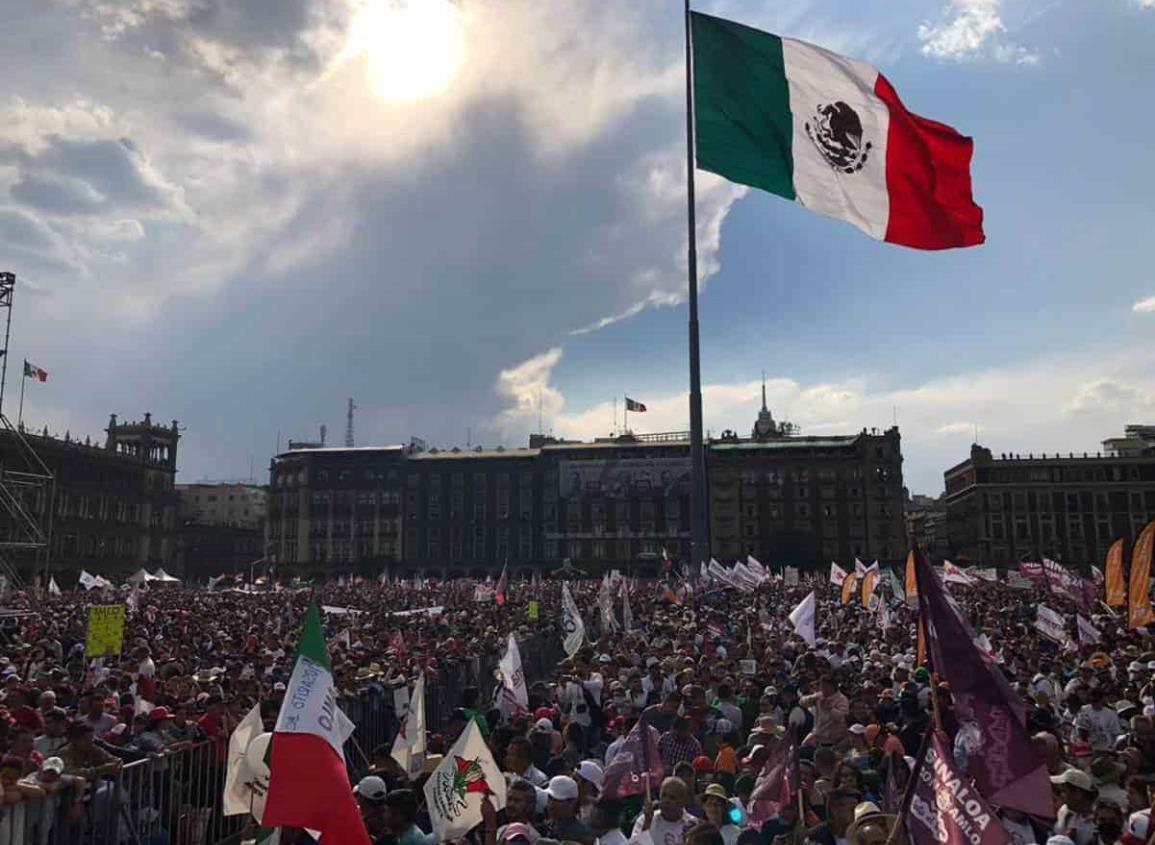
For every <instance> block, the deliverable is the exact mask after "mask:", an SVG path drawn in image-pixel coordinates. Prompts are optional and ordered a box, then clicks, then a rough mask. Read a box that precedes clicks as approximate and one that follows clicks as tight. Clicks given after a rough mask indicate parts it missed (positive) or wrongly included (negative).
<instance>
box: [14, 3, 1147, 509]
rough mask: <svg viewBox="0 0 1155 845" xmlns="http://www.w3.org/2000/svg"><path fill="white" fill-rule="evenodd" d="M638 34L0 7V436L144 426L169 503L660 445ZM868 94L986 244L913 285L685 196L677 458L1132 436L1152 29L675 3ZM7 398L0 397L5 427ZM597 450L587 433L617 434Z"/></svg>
mask: <svg viewBox="0 0 1155 845" xmlns="http://www.w3.org/2000/svg"><path fill="white" fill-rule="evenodd" d="M679 7H680V4H678V3H677V2H675V0H532V2H529V0H457V2H451V0H246V1H245V2H237V0H5V2H3V3H0V46H2V48H3V54H4V56H5V73H4V76H3V79H2V80H0V269H6V270H11V271H13V272H15V273H16V274H17V276H18V282H17V293H16V300H15V308H14V318H13V325H12V337H11V356H12V360H13V361H14V362H19V361H20V360H21V359H24V358H27V359H28V360H30V361H32V362H33V363H35V364H37V365H39V366H41V367H43V368H44V369H45V370H47V371H48V373H49V380H48V381H47V382H46V383H44V384H40V383H29V384H28V385H27V394H26V399H25V405H24V419H25V422H26V423H27V424H28V425H31V426H35V427H37V428H39V427H41V426H44V425H47V426H48V427H49V428H50V430H52V431H53V432H58V433H63V432H65V431H67V432H69V434H70V436H74V437H80V438H84V437H86V436H89V437H93V438H98V437H100V438H102V437H103V434H102V430H103V428H104V427H105V426H106V425H107V420H108V415H109V414H110V413H117V414H118V415H119V416H120V418H121V419H125V418H130V419H136V418H139V417H141V416H142V415H143V413H144V412H145V411H150V412H151V413H152V414H153V417H154V419H157V420H161V421H165V422H168V421H170V420H172V419H177V420H179V421H180V425H181V426H182V428H183V429H184V431H183V439H182V442H181V446H180V450H179V461H178V463H179V466H180V475H179V479H180V480H183V481H193V480H199V479H227V478H244V477H248V476H249V475H250V467H252V468H253V470H252V471H253V473H254V475H255V477H256V478H257V479H258V480H263V479H264V478H265V477H266V475H265V469H266V468H267V466H268V462H269V459H270V456H271V455H272V454H273V453H274V452H275V450H276V449H277V446H278V442H279V443H280V444H281V445H282V446H284V444H286V443H287V441H288V440H289V439H290V438H293V439H307V438H315V437H316V435H317V430H318V427H319V425H321V424H322V423H323V424H326V425H327V426H328V430H329V442H330V444H333V443H336V444H339V443H341V442H342V441H343V436H344V428H345V403H346V400H347V398H348V397H355V400H356V403H357V412H356V438H357V442H358V444H359V445H369V444H381V443H399V442H407V441H408V440H409V438H410V437H421V438H423V439H424V440H426V441H427V442H428V443H429V444H430V445H437V446H442V447H451V446H454V445H461V446H464V445H466V442H467V441H468V442H470V443H472V444H473V445H478V444H481V445H485V446H496V445H498V444H504V445H506V446H516V445H524V443H525V441H526V438H527V436H528V434H529V433H530V432H531V431H535V430H537V428H538V419H539V414H540V417H541V418H542V421H543V423H544V428H545V429H546V430H547V431H551V432H553V433H555V434H557V435H560V436H566V437H581V438H591V437H594V436H602V435H606V434H608V433H610V431H611V430H612V429H613V427H614V424H615V422H614V412H613V399H614V397H618V398H619V403H618V404H619V415H620V404H621V403H620V398H621V397H622V396H624V395H629V396H630V397H632V398H634V399H636V400H638V401H641V402H644V403H645V404H646V405H647V406H648V407H649V411H648V412H647V413H645V414H634V415H631V417H630V426H631V427H632V428H633V429H634V430H635V431H637V432H649V431H671V430H685V429H686V428H687V427H688V422H687V420H688V410H687V400H686V393H687V383H688V375H687V372H688V370H687V348H686V320H687V313H686V306H685V289H686V259H685V248H686V242H687V233H686V224H685V183H686V179H685V175H686V174H685V147H684V143H685V142H684V131H685V129H684V121H685V114H684V102H683V99H682V98H683V87H682V86H683V75H682V73H683V70H682V63H683V53H682V49H683V48H682V37H683V36H682V17H681V14H680V8H679ZM695 7H696V8H699V9H701V10H703V11H708V12H711V13H714V14H718V15H721V16H724V17H729V18H732V19H735V20H739V21H741V22H743V23H747V24H749V25H752V26H756V27H759V28H763V29H767V30H771V31H774V32H778V33H780V34H783V35H789V36H793V37H797V38H802V39H806V40H809V41H813V42H815V43H818V44H821V45H823V46H826V47H828V48H830V49H833V50H836V51H838V52H841V53H845V54H847V55H851V56H854V57H856V58H860V59H864V60H867V61H869V62H871V63H873V64H875V65H876V66H878V67H879V68H880V69H881V70H882V71H883V72H884V73H885V74H886V75H887V76H888V78H889V79H890V80H891V81H892V82H893V83H894V85H895V87H896V88H897V90H898V91H899V93H900V95H901V96H902V97H903V100H904V102H905V103H906V105H907V106H908V107H909V108H910V109H911V110H912V111H915V112H918V113H921V114H924V115H927V116H930V117H933V118H935V119H938V120H941V121H944V122H946V123H949V124H951V125H953V126H955V127H957V128H958V129H959V130H960V131H962V132H963V133H965V134H967V135H971V136H973V137H974V138H975V158H974V169H973V172H974V185H975V195H976V199H977V201H978V202H979V203H980V204H981V205H982V206H983V207H984V209H985V215H986V218H985V221H986V222H985V227H986V233H987V239H988V241H987V243H986V244H985V245H983V246H981V247H977V248H973V249H967V250H956V251H951V252H945V253H922V252H919V251H915V250H907V249H903V248H901V247H896V246H891V245H887V244H882V243H877V242H875V241H873V240H870V239H869V238H867V237H866V236H864V235H863V234H861V233H860V232H858V231H857V230H855V229H853V228H851V227H850V226H848V225H846V224H843V223H839V222H837V221H832V220H829V219H827V218H823V217H819V216H816V215H812V214H809V213H808V212H806V211H805V210H804V209H802V208H800V207H798V206H797V205H794V204H791V203H788V202H785V201H783V200H781V199H779V198H777V197H773V196H769V195H766V194H761V193H759V192H758V191H755V190H747V189H745V188H743V187H741V186H738V185H733V184H730V183H727V182H724V181H723V180H721V179H719V178H717V177H714V176H713V175H711V174H707V173H701V172H700V173H698V175H697V187H698V205H697V214H698V232H697V239H698V245H699V250H700V265H699V276H700V278H701V283H702V299H701V336H702V374H703V383H704V386H705V387H704V396H705V420H706V426H707V428H708V429H710V430H711V431H712V432H714V433H718V432H720V431H721V430H723V429H728V428H729V429H736V430H738V431H740V432H747V431H749V429H750V427H751V426H752V424H753V421H754V418H755V416H756V413H757V411H758V407H759V403H760V398H759V391H760V387H761V378H762V373H763V371H764V372H765V373H766V379H767V393H768V399H769V404H770V408H771V411H772V412H773V413H774V414H775V416H776V418H779V419H781V418H783V417H785V418H788V419H789V420H791V421H793V422H795V423H796V424H798V425H799V426H801V428H802V431H803V433H805V434H833V433H852V432H855V431H858V430H861V429H863V428H873V427H878V428H883V427H887V426H890V425H892V424H893V423H894V422H895V421H897V423H898V425H899V427H900V430H901V433H902V437H903V452H904V456H905V466H904V477H905V481H906V484H907V486H908V487H909V488H910V489H911V490H912V491H914V492H919V493H927V494H932V495H933V494H937V493H939V492H941V490H942V473H943V471H944V470H945V469H946V468H948V467H950V466H952V465H954V464H956V463H958V462H960V461H962V460H964V459H965V458H966V457H967V456H968V453H969V448H970V445H971V443H972V442H973V441H974V439H975V436H976V431H977V436H978V439H979V442H981V443H982V444H984V445H986V446H988V447H990V448H991V449H992V450H993V451H995V452H996V453H999V452H1012V451H1014V452H1035V453H1038V452H1055V451H1062V452H1068V451H1074V452H1083V451H1092V452H1093V451H1095V450H1097V449H1098V448H1099V443H1100V441H1101V440H1103V439H1104V438H1106V437H1109V436H1115V435H1117V434H1120V433H1121V431H1122V428H1123V426H1124V425H1125V424H1128V423H1144V422H1146V423H1150V422H1155V367H1153V366H1152V365H1151V357H1150V350H1151V346H1152V341H1153V340H1155V274H1153V272H1152V270H1151V268H1152V265H1153V262H1152V254H1153V250H1155V246H1153V243H1155V237H1153V236H1155V203H1152V201H1151V197H1152V196H1155V167H1153V166H1152V160H1151V147H1152V145H1151V137H1152V135H1153V134H1155V112H1153V111H1152V110H1151V109H1150V108H1149V107H1148V106H1147V104H1148V102H1149V100H1150V88H1151V85H1152V81H1153V79H1155V51H1153V50H1151V49H1150V45H1151V44H1152V43H1153V42H1155V0H1095V1H1094V2H1087V0H949V2H939V3H934V2H911V1H910V0H698V1H697V2H695ZM18 382H19V374H18V373H17V374H16V375H15V376H13V374H12V371H11V370H10V373H9V386H8V394H7V396H6V399H5V401H6V404H5V407H4V410H5V412H6V413H7V414H8V415H9V416H10V417H13V416H14V413H13V412H14V410H15V408H13V402H14V398H15V396H16V391H18V390H19V384H18ZM618 425H621V420H620V419H619V420H618Z"/></svg>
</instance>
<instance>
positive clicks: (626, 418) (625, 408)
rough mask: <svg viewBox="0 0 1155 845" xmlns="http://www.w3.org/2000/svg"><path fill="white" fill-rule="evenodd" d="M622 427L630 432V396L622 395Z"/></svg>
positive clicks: (626, 431)
mask: <svg viewBox="0 0 1155 845" xmlns="http://www.w3.org/2000/svg"><path fill="white" fill-rule="evenodd" d="M622 429H623V430H624V431H625V433H626V434H629V433H630V397H628V396H622Z"/></svg>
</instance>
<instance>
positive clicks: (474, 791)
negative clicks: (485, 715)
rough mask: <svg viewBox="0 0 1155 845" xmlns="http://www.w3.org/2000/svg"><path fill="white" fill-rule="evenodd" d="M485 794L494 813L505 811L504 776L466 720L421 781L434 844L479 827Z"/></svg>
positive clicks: (474, 725)
mask: <svg viewBox="0 0 1155 845" xmlns="http://www.w3.org/2000/svg"><path fill="white" fill-rule="evenodd" d="M486 795H489V796H490V800H491V801H492V802H493V807H494V809H495V810H503V809H505V776H504V775H503V774H502V773H501V769H500V768H498V766H497V763H495V762H494V761H493V755H492V754H491V753H490V751H489V747H488V746H487V745H486V744H485V740H484V739H482V737H481V728H479V727H478V726H477V722H476V721H474V720H472V719H470V721H469V724H468V725H466V727H465V730H464V731H462V733H461V736H459V737H458V738H457V742H455V743H453V748H451V749H450V750H449V753H448V754H446V755H445V759H444V760H442V761H441V765H439V766H438V767H437V769H436V770H435V771H434V772H433V774H432V775H431V776H430V778H429V780H428V781H426V782H425V803H426V806H427V807H428V809H429V820H430V821H431V822H433V833H434V835H435V836H436V837H437V841H438V842H448V841H449V840H451V839H459V838H461V837H463V836H465V834H467V833H469V831H471V830H472V829H473V828H474V827H476V826H477V825H478V824H480V823H481V799H482V798H484V797H485V796H486ZM337 841H339V842H343V841H344V840H337Z"/></svg>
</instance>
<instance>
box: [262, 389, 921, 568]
mask: <svg viewBox="0 0 1155 845" xmlns="http://www.w3.org/2000/svg"><path fill="white" fill-rule="evenodd" d="M900 447H901V443H900V438H899V433H898V430H897V429H890V430H888V431H885V432H879V431H866V430H863V431H861V432H859V433H857V434H852V435H845V436H826V437H802V436H799V435H797V434H796V429H795V428H794V427H793V426H790V425H789V424H786V423H775V422H774V420H773V417H772V416H771V415H770V412H769V410H768V409H767V408H766V406H765V398H763V407H762V411H761V412H760V414H759V416H758V421H757V422H756V423H755V426H754V430H753V432H752V436H751V437H749V438H742V437H739V436H738V435H737V434H734V433H732V432H724V433H723V434H722V436H720V437H718V438H716V439H712V440H711V441H710V442H709V443H708V444H707V473H708V479H709V485H710V505H709V506H710V523H711V540H712V551H713V554H714V556H715V557H717V558H719V559H720V560H726V561H728V560H729V559H731V558H734V557H745V555H747V554H753V555H754V556H755V557H758V558H759V559H761V560H762V561H763V562H764V563H769V564H772V565H775V566H781V565H785V564H789V565H794V566H801V567H807V568H809V567H817V566H824V565H826V564H827V563H829V561H830V560H839V561H843V562H845V561H847V560H852V559H853V558H854V557H855V556H857V557H860V558H863V559H869V560H873V559H874V558H879V559H880V560H883V561H886V560H890V561H897V560H900V559H901V558H902V557H903V555H904V553H905V545H906V542H905V536H904V530H903V510H902V502H903V493H902V454H901V448H900ZM270 483H271V487H270V489H271V496H270V500H269V521H268V529H267V534H266V538H267V553H268V555H269V557H270V558H271V559H272V560H274V561H275V562H276V563H277V565H278V566H279V567H281V568H282V569H284V568H286V567H287V568H289V569H299V570H318V569H337V570H345V571H348V570H351V569H355V568H361V569H363V570H364V572H365V574H370V573H372V574H376V573H379V572H381V571H382V568H383V567H390V569H391V571H394V572H396V573H399V574H410V573H416V572H424V573H437V574H443V575H444V574H480V573H482V572H491V571H493V570H495V569H499V568H500V567H501V566H502V565H503V564H505V563H506V562H508V564H509V566H510V569H511V570H512V571H514V572H525V571H529V570H532V569H535V568H547V569H549V568H553V567H556V566H559V565H560V564H561V563H562V561H563V560H566V559H568V560H570V561H572V562H573V564H574V565H576V566H579V567H582V568H584V569H587V570H590V571H600V570H602V569H603V568H604V569H608V568H619V569H629V568H633V569H638V568H641V569H655V568H656V566H657V562H658V561H659V559H660V558H661V554H662V550H663V549H665V550H667V551H668V552H669V554H670V555H671V557H673V558H674V559H676V560H679V561H685V560H686V559H687V557H688V555H689V553H690V460H689V434H688V433H685V432H675V433H669V434H648V435H633V434H624V435H621V436H618V437H612V438H603V439H598V440H595V441H593V442H574V441H564V440H559V439H556V438H553V437H546V436H542V435H535V436H533V437H531V439H530V443H529V446H528V447H527V448H519V449H503V448H498V449H489V450H486V449H480V448H478V449H475V450H472V451H462V450H459V449H454V450H450V451H438V450H436V449H431V450H423V449H420V448H417V447H414V446H410V447H380V448H364V447H361V448H355V449H333V448H328V449H318V448H304V449H296V450H292V451H289V452H285V453H282V454H280V455H277V456H276V457H275V458H274V459H273V462H272V466H271V468H270ZM695 566H696V563H695Z"/></svg>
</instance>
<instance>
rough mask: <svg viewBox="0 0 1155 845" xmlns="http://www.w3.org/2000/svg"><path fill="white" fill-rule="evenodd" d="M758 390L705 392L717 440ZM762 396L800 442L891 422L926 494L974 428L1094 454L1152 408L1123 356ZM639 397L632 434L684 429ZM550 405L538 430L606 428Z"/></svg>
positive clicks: (671, 402) (654, 399)
mask: <svg viewBox="0 0 1155 845" xmlns="http://www.w3.org/2000/svg"><path fill="white" fill-rule="evenodd" d="M555 351H556V350H555ZM761 387H762V385H761V382H757V381H750V382H737V383H723V384H709V385H705V386H704V387H703V411H704V416H705V426H706V428H707V429H708V430H710V431H712V433H713V434H714V435H715V436H717V435H718V434H720V433H721V432H722V431H723V430H724V429H734V430H737V431H738V432H739V433H740V434H742V435H747V434H748V433H749V431H750V429H751V428H752V426H753V422H754V419H755V417H756V415H757V410H758V407H759V405H760V391H761ZM766 394H767V402H768V404H769V406H770V409H771V412H772V413H773V414H774V415H775V418H776V419H779V420H781V419H783V418H788V419H789V420H790V421H791V422H793V423H796V424H798V425H800V426H801V428H802V433H803V434H808V435H820V434H852V433H854V432H856V431H860V430H862V429H863V428H873V427H877V428H885V427H889V426H890V425H891V424H892V421H893V420H894V418H895V416H897V419H898V423H899V430H900V432H901V434H902V436H903V455H904V458H905V465H904V469H903V473H904V478H905V481H906V484H907V486H908V487H910V489H912V490H915V491H919V492H928V493H938V492H940V491H941V490H942V473H943V471H944V470H946V469H947V468H949V467H951V466H953V465H955V464H957V463H958V462H959V461H961V460H964V459H965V458H966V456H967V454H968V453H969V449H970V444H971V443H972V441H973V440H974V438H975V429H976V426H977V428H978V435H979V436H978V439H979V442H980V443H982V444H983V445H986V446H988V447H990V448H991V449H992V450H993V451H995V452H996V453H997V452H1002V451H1016V452H1031V451H1033V452H1040V451H1047V452H1060V451H1061V452H1083V451H1096V450H1097V449H1099V448H1100V441H1102V440H1103V439H1104V438H1106V437H1110V436H1113V435H1114V434H1117V433H1118V431H1119V430H1121V428H1122V426H1123V424H1124V423H1125V422H1128V421H1134V420H1141V419H1148V418H1150V416H1151V414H1152V413H1155V375H1153V374H1152V373H1150V372H1149V371H1147V370H1146V369H1145V368H1144V367H1143V366H1142V365H1141V363H1139V362H1136V361H1133V360H1131V359H1130V358H1128V357H1127V356H1117V357H1111V356H1102V355H1099V354H1092V353H1091V352H1089V351H1088V352H1087V353H1084V354H1083V355H1081V356H1074V355H1071V356H1065V357H1061V358H1046V359H1039V360H1035V361H1030V362H1026V363H1023V364H1020V365H1015V366H1008V367H1003V368H997V369H991V370H985V371H982V372H974V373H967V374H964V375H959V376H952V377H950V378H942V379H932V380H929V381H926V382H923V383H921V384H916V385H912V386H908V387H900V388H881V389H879V388H875V387H873V386H872V384H871V381H870V380H869V379H867V378H848V379H844V380H841V381H835V382H816V383H812V384H803V383H799V382H797V381H795V380H794V379H790V378H775V379H771V380H770V381H768V382H767V384H766ZM641 398H642V399H643V400H644V401H645V403H646V406H647V408H648V411H647V412H646V413H644V414H634V415H631V416H630V427H631V428H632V429H633V430H634V431H636V432H638V433H648V432H661V431H685V430H687V429H688V427H689V423H688V420H689V408H688V399H687V395H686V394H684V393H677V394H673V395H664V396H643V397H641ZM553 401H554V405H555V406H556V407H558V408H559V411H558V412H557V413H556V414H555V415H554V416H552V417H550V416H547V426H549V427H552V430H553V432H554V433H555V434H557V435H559V436H563V437H569V438H575V439H589V438H592V437H594V436H598V435H602V434H604V433H605V431H606V430H607V429H608V427H609V426H608V421H609V420H610V419H611V415H612V408H611V403H609V402H603V403H599V404H596V405H593V406H590V407H586V408H581V409H570V408H569V407H568V404H567V403H566V402H565V398H564V396H563V395H561V394H560V393H559V394H557V396H555V397H554V400H553ZM530 419H532V420H533V422H534V423H535V424H536V405H533V407H532V408H530V407H525V408H521V407H520V405H519V406H512V407H510V408H508V409H507V411H506V415H505V417H504V419H503V424H504V426H505V429H506V430H507V431H512V430H514V429H516V428H517V424H518V422H519V420H520V425H521V429H522V430H523V431H525V430H527V429H526V425H527V424H528V423H529V421H530Z"/></svg>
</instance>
